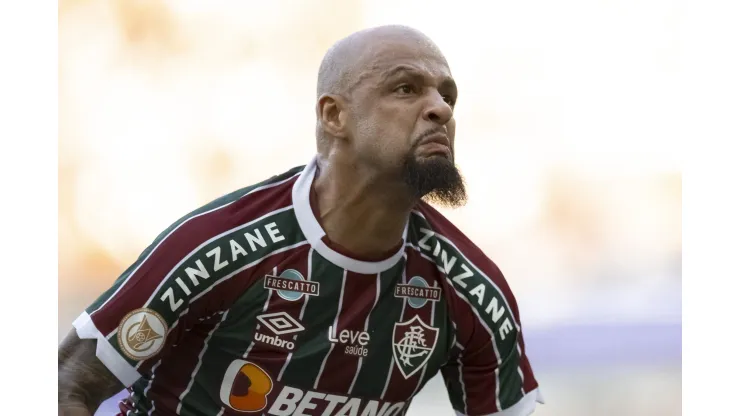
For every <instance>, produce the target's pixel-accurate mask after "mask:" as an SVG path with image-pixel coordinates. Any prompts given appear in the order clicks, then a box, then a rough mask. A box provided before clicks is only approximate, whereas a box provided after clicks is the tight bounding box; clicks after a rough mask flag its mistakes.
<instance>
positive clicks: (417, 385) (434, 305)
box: [411, 280, 438, 397]
mask: <svg viewBox="0 0 740 416" xmlns="http://www.w3.org/2000/svg"><path fill="white" fill-rule="evenodd" d="M434 287H435V288H436V287H437V281H436V280H435V281H434ZM437 303H438V302H432V318H431V321H430V322H429V325H431V326H434V310H435V309H436V306H437ZM428 364H429V360H427V362H426V363H424V368H422V369H421V375H420V376H419V382H417V383H416V388H415V389H414V392H413V393H411V397H414V396H415V395H416V393H417V392H418V391H419V388H420V387H421V382H422V381H423V380H424V375H425V374H426V372H427V365H428Z"/></svg>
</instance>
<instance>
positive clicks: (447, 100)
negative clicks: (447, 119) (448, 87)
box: [442, 95, 455, 107]
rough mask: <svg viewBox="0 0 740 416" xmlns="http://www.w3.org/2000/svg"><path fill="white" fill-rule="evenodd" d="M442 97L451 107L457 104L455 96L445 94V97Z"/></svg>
mask: <svg viewBox="0 0 740 416" xmlns="http://www.w3.org/2000/svg"><path fill="white" fill-rule="evenodd" d="M442 98H444V100H445V102H446V103H447V105H449V106H450V107H454V106H455V99H454V98H452V97H450V96H449V95H445V96H444V97H442Z"/></svg>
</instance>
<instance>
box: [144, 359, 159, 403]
mask: <svg viewBox="0 0 740 416" xmlns="http://www.w3.org/2000/svg"><path fill="white" fill-rule="evenodd" d="M160 364H162V360H161V359H160V360H159V361H157V363H156V364H154V367H152V377H151V378H150V379H149V384H147V386H146V388H145V389H144V400H146V395H147V394H149V389H151V388H152V383H154V372H155V371H156V370H157V367H159V365H160ZM154 407H155V405H154V401H153V400H152V408H151V409H149V412H148V413H147V415H149V416H151V415H152V413H153V412H154Z"/></svg>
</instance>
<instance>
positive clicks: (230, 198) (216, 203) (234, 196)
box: [85, 166, 303, 314]
mask: <svg viewBox="0 0 740 416" xmlns="http://www.w3.org/2000/svg"><path fill="white" fill-rule="evenodd" d="M301 170H303V166H299V167H295V168H293V169H291V170H289V171H287V172H285V173H283V174H280V175H276V176H273V177H272V178H270V179H267V180H264V181H262V182H260V183H257V184H254V185H251V186H247V187H245V188H242V189H238V190H236V191H234V192H231V193H229V194H226V195H224V196H222V197H219V198H217V199H215V200H213V201H211V202H209V203H208V204H206V205H204V206H202V207H200V208H198V209H196V210H195V211H192V212H190V213H188V214H187V215H185V216H184V217H182V218H180V219H178V220H177V221H175V222H174V223H173V224H172V225H170V226H169V227H168V228H167V229H166V230H164V231H163V232H162V233H161V234H159V235H158V236H157V237H156V238H155V239H154V241H153V242H152V243H151V244H150V245H149V246H148V247H147V248H146V249H145V250H144V251H143V252H142V253H141V255H140V256H139V258H137V259H136V261H135V262H134V263H133V264H132V265H131V266H129V267H128V268H127V269H126V270H124V272H123V273H122V274H121V275H120V276H119V277H118V279H116V281H115V282H114V283H113V285H112V286H111V287H110V288H109V289H108V290H106V291H105V292H104V293H103V294H102V295H101V296H100V297H98V298H97V299H96V300H95V301H94V302H93V303H92V304H91V305H90V306H88V308H87V309H86V310H85V311H86V312H87V313H88V314H92V313H93V312H94V311H96V310H97V309H98V308H100V307H101V306H102V305H103V304H104V303H105V302H106V301H107V300H108V299H109V298H110V297H111V296H113V294H114V293H116V291H117V290H118V288H119V287H120V286H121V285H122V284H123V283H124V282H125V281H126V279H128V277H129V275H130V274H131V273H132V272H133V271H134V270H136V268H138V267H139V266H140V265H141V263H142V262H143V261H144V260H145V259H146V258H147V257H149V255H150V254H151V252H152V251H153V250H154V249H155V248H156V247H157V246H158V245H159V243H161V242H162V240H164V239H165V237H167V236H168V235H169V234H170V233H171V232H172V231H174V230H175V229H176V228H177V227H179V226H180V225H182V224H183V223H184V222H185V221H187V220H189V219H190V218H193V217H195V216H197V215H200V214H203V213H205V212H208V211H211V210H214V209H216V208H218V207H221V206H224V205H227V204H230V203H232V202H234V201H236V200H238V199H239V198H241V197H243V196H245V195H246V194H248V193H250V192H252V191H253V190H255V189H257V188H259V187H261V186H265V185H269V184H273V183H277V182H280V181H282V180H285V179H288V178H290V177H292V176H294V175H296V174H297V173H299V172H300V171H301Z"/></svg>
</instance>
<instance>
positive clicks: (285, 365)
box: [274, 247, 314, 381]
mask: <svg viewBox="0 0 740 416" xmlns="http://www.w3.org/2000/svg"><path fill="white" fill-rule="evenodd" d="M313 251H314V250H313V247H311V248H310V249H308V256H307V257H308V268H307V270H308V272H307V273H306V280H308V281H309V282H310V281H311V257H312V254H313ZM274 274H275V275H277V270H275V273H274ZM310 297H311V296H308V295H305V296H303V306H302V307H301V313H300V315H298V320H299V321H302V320H303V314H304V312H306V305H308V299H309V298H310ZM296 339H298V334H295V335H293V341H295V340H296ZM292 357H293V351H291V352H290V353H288V358H286V359H285V362H284V363H283V368H281V369H280V373H279V374H278V377H277V380H278V381H280V380H282V379H283V373H285V369H286V368H288V363H289V362H290V359H291V358H292Z"/></svg>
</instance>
